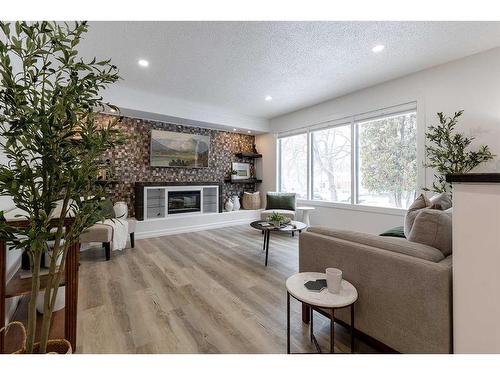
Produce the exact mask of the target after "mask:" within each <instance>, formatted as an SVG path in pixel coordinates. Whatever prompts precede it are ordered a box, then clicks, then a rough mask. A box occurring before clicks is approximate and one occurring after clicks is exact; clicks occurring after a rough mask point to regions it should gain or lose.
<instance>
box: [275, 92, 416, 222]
mask: <svg viewBox="0 0 500 375" xmlns="http://www.w3.org/2000/svg"><path fill="white" fill-rule="evenodd" d="M411 112H416V114H417V115H416V116H417V168H418V170H417V187H420V186H423V185H424V184H423V183H424V182H425V181H424V180H425V170H424V168H423V166H422V164H423V163H422V161H423V156H422V155H421V153H422V146H421V145H420V142H421V139H422V137H421V133H422V130H421V128H422V127H421V126H420V122H421V121H420V120H421V118H420V117H419V112H420V111H419V110H418V108H417V102H416V101H412V102H408V103H405V104H400V105H395V106H391V107H387V108H384V109H380V110H376V111H370V112H366V113H361V114H356V115H352V116H347V117H343V118H339V119H336V120H329V121H325V122H321V123H319V124H314V125H311V126H307V127H303V128H300V129H296V130H294V131H291V132H283V133H279V134H278V136H277V143H276V146H277V147H276V156H277V168H276V174H277V180H276V181H277V190H278V191H279V190H280V188H281V156H282V155H281V142H280V139H281V138H286V137H290V136H294V135H299V134H307V199H300V198H299V199H297V201H298V203H299V204H307V205H311V206H319V207H333V208H338V209H343V210H353V211H363V212H376V213H384V214H388V215H396V216H403V215H404V214H405V212H406V209H404V208H395V207H383V206H368V205H363V204H360V203H358V191H357V190H358V179H359V173H358V164H359V157H358V153H359V136H358V134H359V125H358V124H359V123H360V122H365V121H369V120H374V119H379V118H383V117H390V116H397V115H403V114H405V113H411ZM348 124H349V125H350V127H351V200H350V203H341V202H332V201H326V200H318V199H313V181H312V179H313V170H312V168H313V161H312V158H313V155H312V152H311V147H312V144H311V141H312V132H313V131H316V130H322V129H328V128H335V127H339V126H345V125H348ZM424 128H425V127H424Z"/></svg>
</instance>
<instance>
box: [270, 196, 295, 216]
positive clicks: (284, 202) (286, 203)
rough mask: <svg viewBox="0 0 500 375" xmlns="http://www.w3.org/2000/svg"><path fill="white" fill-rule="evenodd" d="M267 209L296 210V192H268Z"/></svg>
mask: <svg viewBox="0 0 500 375" xmlns="http://www.w3.org/2000/svg"><path fill="white" fill-rule="evenodd" d="M266 210H289V211H295V193H279V192H269V193H267V195H266Z"/></svg>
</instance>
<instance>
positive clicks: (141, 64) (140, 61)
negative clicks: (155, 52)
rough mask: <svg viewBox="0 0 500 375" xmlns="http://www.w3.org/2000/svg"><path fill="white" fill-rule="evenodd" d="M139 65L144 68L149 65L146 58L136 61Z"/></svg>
mask: <svg viewBox="0 0 500 375" xmlns="http://www.w3.org/2000/svg"><path fill="white" fill-rule="evenodd" d="M137 63H138V64H139V65H140V66H142V67H144V68H146V67H148V66H149V61H148V60H144V59H140V60H139V61H138V62H137Z"/></svg>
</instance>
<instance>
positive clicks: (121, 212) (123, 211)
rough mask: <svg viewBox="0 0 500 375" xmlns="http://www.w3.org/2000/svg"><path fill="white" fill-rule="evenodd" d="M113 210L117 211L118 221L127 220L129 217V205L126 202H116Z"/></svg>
mask: <svg viewBox="0 0 500 375" xmlns="http://www.w3.org/2000/svg"><path fill="white" fill-rule="evenodd" d="M113 209H114V210H115V216H116V217H117V218H118V219H126V218H127V216H128V206H127V203H125V202H116V203H115V205H114V206H113Z"/></svg>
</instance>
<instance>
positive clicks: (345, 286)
mask: <svg viewBox="0 0 500 375" xmlns="http://www.w3.org/2000/svg"><path fill="white" fill-rule="evenodd" d="M317 279H326V274H324V273H320V272H301V273H296V274H295V275H292V276H290V277H289V278H288V279H287V280H286V288H287V290H288V292H289V293H290V294H291V295H292V296H294V297H295V298H296V299H298V300H299V301H302V302H305V303H307V304H309V305H313V306H318V307H326V308H340V307H346V306H349V305H351V304H352V303H354V302H355V301H356V300H357V299H358V291H357V290H356V288H355V287H354V285H352V284H351V283H350V282H349V281H346V280H342V284H341V288H340V292H339V293H330V292H329V291H328V289H327V288H325V289H323V290H322V291H321V292H313V291H310V290H308V289H307V288H306V287H305V286H304V284H305V283H306V282H307V281H314V280H317Z"/></svg>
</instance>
